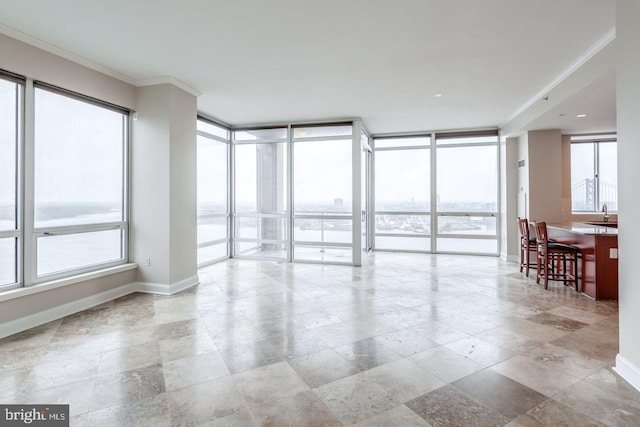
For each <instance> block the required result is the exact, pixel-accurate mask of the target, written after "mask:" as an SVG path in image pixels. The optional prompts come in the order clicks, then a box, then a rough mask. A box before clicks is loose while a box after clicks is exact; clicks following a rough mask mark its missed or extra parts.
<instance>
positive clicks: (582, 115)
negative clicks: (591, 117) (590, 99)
mask: <svg viewBox="0 0 640 427" xmlns="http://www.w3.org/2000/svg"><path fill="white" fill-rule="evenodd" d="M576 117H578V118H580V119H581V118H583V117H587V115H586V114H578V115H577V116H576Z"/></svg>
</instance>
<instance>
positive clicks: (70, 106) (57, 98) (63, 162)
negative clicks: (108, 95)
mask: <svg viewBox="0 0 640 427" xmlns="http://www.w3.org/2000/svg"><path fill="white" fill-rule="evenodd" d="M23 111H24V112H25V113H24V114H23ZM128 133H129V111H128V110H126V109H124V108H121V107H118V106H114V105H112V104H108V103H105V102H102V101H100V100H96V99H93V98H89V97H86V96H84V95H81V94H77V93H73V92H69V91H66V90H63V89H60V88H57V87H54V86H50V85H48V84H46V83H43V82H33V81H31V80H27V79H25V78H22V77H20V76H14V75H11V74H5V73H0V288H4V289H6V288H11V287H17V286H21V285H22V286H30V285H33V284H39V283H43V282H47V281H51V280H57V279H62V278H66V277H69V276H73V275H77V274H81V273H86V272H90V271H95V270H98V269H103V268H107V267H112V266H116V265H119V264H123V263H125V262H126V261H127V241H128V239H127V235H128V213H127V211H128V202H127V194H128V192H127V186H128V184H127V176H128V175H127V170H128V168H127V151H128ZM23 136H24V138H23Z"/></svg>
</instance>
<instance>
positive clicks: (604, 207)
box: [602, 203, 610, 222]
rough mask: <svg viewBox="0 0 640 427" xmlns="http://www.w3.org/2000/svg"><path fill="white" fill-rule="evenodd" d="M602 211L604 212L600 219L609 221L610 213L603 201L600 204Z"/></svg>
mask: <svg viewBox="0 0 640 427" xmlns="http://www.w3.org/2000/svg"><path fill="white" fill-rule="evenodd" d="M602 212H604V217H603V218H602V220H603V221H604V222H609V216H610V215H609V209H607V204H606V203H604V204H603V205H602Z"/></svg>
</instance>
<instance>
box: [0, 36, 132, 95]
mask: <svg viewBox="0 0 640 427" xmlns="http://www.w3.org/2000/svg"><path fill="white" fill-rule="evenodd" d="M0 33H2V34H4V35H6V36H8V37H11V38H13V39H16V40H18V41H21V42H23V43H26V44H28V45H31V46H33V47H36V48H38V49H41V50H44V51H45V52H49V53H51V54H54V55H56V56H59V57H62V58H64V59H67V60H69V61H71V62H75V63H76V64H80V65H82V66H84V67H87V68H90V69H92V70H94V71H98V72H100V73H102V74H106V75H107V76H109V77H113V78H114V79H118V80H121V81H123V82H125V83H128V84H130V85H135V83H136V82H135V79H133V78H131V77H129V76H127V75H126V74H122V73H120V72H118V71H116V70H114V69H112V68H109V67H105V66H104V65H101V64H98V63H97V62H94V61H91V60H89V59H87V58H84V57H82V56H80V55H76V54H75V53H72V52H69V51H68V50H65V49H62V48H60V47H58V46H55V45H53V44H51V43H48V42H46V41H44V40H41V39H39V38H37V37H33V36H31V35H29V34H25V33H23V32H22V31H18V30H16V29H15V28H12V27H8V26H6V25H4V24H0Z"/></svg>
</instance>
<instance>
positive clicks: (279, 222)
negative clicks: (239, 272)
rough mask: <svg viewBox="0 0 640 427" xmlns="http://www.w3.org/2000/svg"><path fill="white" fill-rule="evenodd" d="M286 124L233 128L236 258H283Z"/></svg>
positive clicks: (284, 245)
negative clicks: (280, 126) (278, 126)
mask: <svg viewBox="0 0 640 427" xmlns="http://www.w3.org/2000/svg"><path fill="white" fill-rule="evenodd" d="M287 141H288V138H287V128H273V129H246V130H236V131H234V132H233V159H234V184H233V186H234V215H233V246H234V247H233V255H234V256H235V257H250V258H267V259H277V260H286V259H287V258H288V256H287V247H288V240H287V220H288V214H287V212H288V211H287V176H288V173H287V172H288V167H287V164H288V161H287Z"/></svg>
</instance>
